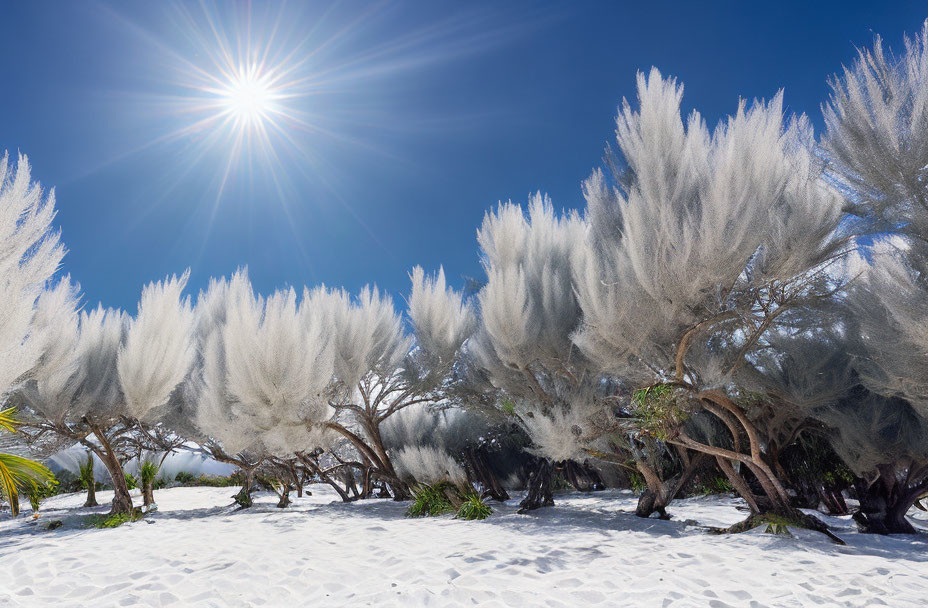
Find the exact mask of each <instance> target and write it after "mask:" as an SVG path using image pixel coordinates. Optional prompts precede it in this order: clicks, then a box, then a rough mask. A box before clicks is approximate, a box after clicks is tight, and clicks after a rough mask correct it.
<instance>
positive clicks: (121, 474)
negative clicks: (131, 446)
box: [88, 426, 132, 514]
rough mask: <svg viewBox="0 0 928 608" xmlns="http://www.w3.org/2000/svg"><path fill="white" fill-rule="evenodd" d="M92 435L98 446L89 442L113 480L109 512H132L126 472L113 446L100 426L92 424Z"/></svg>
mask: <svg viewBox="0 0 928 608" xmlns="http://www.w3.org/2000/svg"><path fill="white" fill-rule="evenodd" d="M91 429H92V430H93V434H94V436H95V437H96V438H97V440H98V441H99V442H100V446H99V447H98V446H96V445H94V444H89V446H88V447H90V448H91V449H92V450H93V451H94V453H95V454H96V455H97V457H98V458H99V459H100V460H101V461H102V462H103V466H105V467H106V471H107V473H109V474H110V479H111V480H112V481H113V493H114V495H113V508H112V510H111V511H110V513H113V514H115V513H132V496H130V495H129V486H128V484H126V472H125V471H123V468H122V464H120V462H119V459H118V458H117V457H116V453H115V452H114V451H113V446H112V445H111V444H110V442H109V439H107V437H106V433H104V432H103V431H102V430H101V429H100V427H97V426H92V427H91Z"/></svg>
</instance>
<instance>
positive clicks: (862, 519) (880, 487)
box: [853, 466, 928, 534]
mask: <svg viewBox="0 0 928 608" xmlns="http://www.w3.org/2000/svg"><path fill="white" fill-rule="evenodd" d="M926 490H928V478H925V479H924V480H921V482H920V483H917V484H916V485H915V486H911V487H910V486H909V485H908V484H907V483H905V482H900V481H898V480H897V479H896V476H895V468H894V467H889V466H887V467H880V475H879V477H878V478H877V479H876V480H875V481H874V482H873V483H871V484H870V485H869V486H868V485H866V484H865V483H863V482H858V483H857V498H858V500H859V501H860V509H859V510H858V511H857V512H856V513H854V516H853V517H854V521H855V522H857V527H858V529H859V530H860V531H861V532H864V533H868V534H914V533H915V532H916V529H915V527H914V526H913V525H912V524H911V523H910V522H909V521H908V520H907V519H906V517H905V515H906V513H908V512H909V509H911V508H912V506H913V505H914V504H915V501H916V500H918V498H919V496H921V495H922V494H923V493H924V492H925V491H926Z"/></svg>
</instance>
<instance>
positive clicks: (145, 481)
mask: <svg viewBox="0 0 928 608" xmlns="http://www.w3.org/2000/svg"><path fill="white" fill-rule="evenodd" d="M160 469H161V467H160V466H158V464H157V463H156V462H154V461H153V460H146V461H145V462H143V463H142V466H141V467H139V480H140V481H141V482H142V487H145V486H153V485H154V484H155V478H156V477H157V476H158V471H159V470H160Z"/></svg>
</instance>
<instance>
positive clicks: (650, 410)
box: [632, 384, 687, 440]
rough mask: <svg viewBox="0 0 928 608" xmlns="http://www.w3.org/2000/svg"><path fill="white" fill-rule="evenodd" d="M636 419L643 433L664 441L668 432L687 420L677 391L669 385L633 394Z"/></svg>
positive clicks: (653, 387)
mask: <svg viewBox="0 0 928 608" xmlns="http://www.w3.org/2000/svg"><path fill="white" fill-rule="evenodd" d="M632 406H633V409H634V414H635V418H637V420H638V425H639V427H640V428H641V430H642V432H643V433H645V434H648V435H653V436H654V437H656V438H658V439H661V440H664V439H666V438H667V431H668V430H669V429H671V428H673V427H675V426H679V425H680V424H683V423H684V422H685V421H686V419H687V413H686V411H685V410H684V409H683V408H682V407H681V404H680V399H679V396H678V394H677V391H676V389H674V387H672V386H671V385H669V384H656V385H654V386H649V387H647V388H642V389H639V390H637V391H635V392H634V393H633V394H632Z"/></svg>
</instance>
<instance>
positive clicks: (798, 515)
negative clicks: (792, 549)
mask: <svg viewBox="0 0 928 608" xmlns="http://www.w3.org/2000/svg"><path fill="white" fill-rule="evenodd" d="M760 526H768V527H769V528H771V529H772V530H773V532H774V533H775V534H782V533H787V534H788V531H787V530H786V528H787V526H789V527H793V528H802V529H805V530H812V531H814V532H821V533H822V534H824V535H825V536H827V537H828V538H829V539H831V541H832V542H833V543H835V544H838V545H846V544H847V543H845V542H844V541H843V540H841V538H839V537H838V536H836V535H835V534H834V533H833V532H832V531H831V530H830V529H829V528H828V525H827V524H826V523H825V522H823V521H822V520H820V519H818V518H817V517H813V516H811V515H806V514H805V513H803V512H801V511H795V512H792V513H789V514H788V515H776V514H774V513H755V514H753V515H751V516H750V517H748V518H747V519H745V520H744V521H740V522H738V523H736V524H734V525H732V526H729V527H727V528H709V534H740V533H741V532H747V531H748V530H753V529H754V528H757V527H760Z"/></svg>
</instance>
